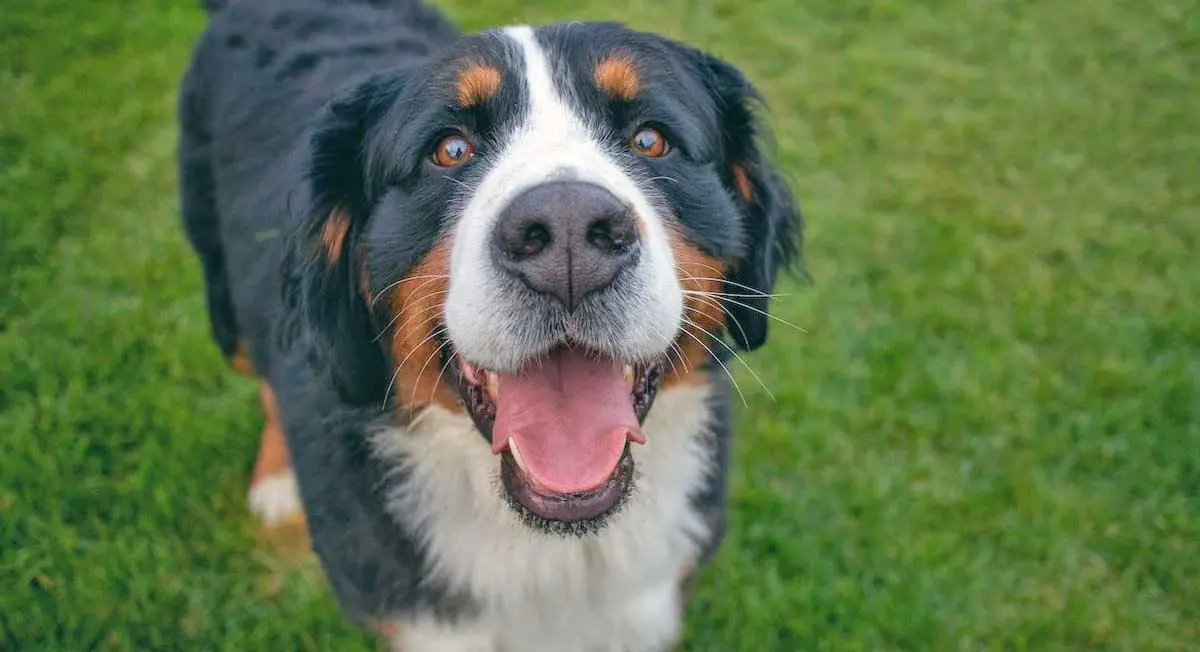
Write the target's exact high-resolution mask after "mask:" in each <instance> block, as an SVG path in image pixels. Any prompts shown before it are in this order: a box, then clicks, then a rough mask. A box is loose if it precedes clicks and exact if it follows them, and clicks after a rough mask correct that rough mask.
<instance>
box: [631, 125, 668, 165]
mask: <svg viewBox="0 0 1200 652" xmlns="http://www.w3.org/2000/svg"><path fill="white" fill-rule="evenodd" d="M629 146H630V147H632V148H633V151H635V152H637V153H638V154H641V155H642V156H649V157H650V158H658V157H660V156H666V155H667V152H669V151H671V146H670V145H668V144H667V139H666V138H665V137H664V136H663V135H662V134H661V133H659V131H658V130H657V129H652V128H650V127H642V128H641V129H639V130H638V132H637V133H636V134H634V135H633V138H630V139H629Z"/></svg>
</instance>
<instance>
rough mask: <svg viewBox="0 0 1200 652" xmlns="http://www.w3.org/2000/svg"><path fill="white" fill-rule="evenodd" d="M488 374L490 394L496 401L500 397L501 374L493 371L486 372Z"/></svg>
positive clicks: (493, 400)
mask: <svg viewBox="0 0 1200 652" xmlns="http://www.w3.org/2000/svg"><path fill="white" fill-rule="evenodd" d="M484 373H486V374H487V389H488V396H489V397H490V398H491V399H492V402H495V401H496V400H497V399H499V398H500V374H497V373H493V372H491V371H487V372H484Z"/></svg>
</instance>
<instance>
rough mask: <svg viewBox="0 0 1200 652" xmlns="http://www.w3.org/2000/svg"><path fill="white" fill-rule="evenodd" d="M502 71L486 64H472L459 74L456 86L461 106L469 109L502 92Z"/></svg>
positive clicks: (456, 94)
mask: <svg viewBox="0 0 1200 652" xmlns="http://www.w3.org/2000/svg"><path fill="white" fill-rule="evenodd" d="M500 78H501V77H500V71H499V70H497V69H496V68H495V67H494V66H491V65H489V64H486V63H472V64H468V65H467V67H465V68H463V69H462V71H461V72H459V73H458V83H457V84H455V86H454V91H455V97H456V99H457V100H458V104H459V106H462V107H463V108H469V107H472V106H475V105H476V104H479V103H480V102H483V101H484V100H486V99H488V98H491V97H494V96H495V95H496V93H498V92H500Z"/></svg>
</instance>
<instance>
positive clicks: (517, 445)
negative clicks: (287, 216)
mask: <svg viewBox="0 0 1200 652" xmlns="http://www.w3.org/2000/svg"><path fill="white" fill-rule="evenodd" d="M456 366H457V368H458V374H457V378H458V388H459V391H460V392H461V394H462V399H463V403H464V405H465V407H466V409H467V411H468V412H469V413H470V415H471V418H472V419H473V420H474V421H475V425H476V427H477V428H478V429H479V431H480V432H482V433H483V435H484V436H485V437H486V438H487V439H488V440H489V441H491V443H492V451H493V452H495V453H496V454H498V455H500V457H501V461H500V477H501V480H502V482H503V484H504V489H505V491H507V492H508V495H509V498H510V499H511V500H512V501H515V503H516V504H517V505H519V508H523V509H524V510H527V511H528V512H529V514H528V515H530V516H532V517H535V518H539V519H544V520H546V521H550V522H557V523H579V522H586V521H591V520H595V519H599V518H602V517H604V516H606V515H608V514H609V513H611V512H613V511H614V510H615V509H617V508H618V507H619V506H620V504H621V502H622V500H623V499H624V498H625V496H626V495H627V494H628V493H629V491H630V487H631V484H632V482H633V458H632V456H631V455H630V452H629V449H630V443H631V442H632V443H635V444H644V443H645V442H646V438H645V436H644V435H643V434H642V430H641V422H642V420H643V419H645V417H646V413H647V412H649V411H650V405H651V404H652V403H653V401H654V396H655V394H656V393H657V391H658V387H659V384H660V383H661V381H662V375H663V368H662V363H661V362H654V363H650V364H638V365H626V364H622V363H620V362H618V361H617V360H614V359H613V358H611V357H608V356H604V355H601V354H598V353H595V352H592V351H587V350H584V349H580V348H575V347H566V346H564V347H559V348H557V349H554V350H553V351H551V352H550V353H549V354H547V355H545V356H543V357H542V358H540V359H538V360H537V361H535V362H531V363H530V364H528V365H526V367H525V368H523V369H522V370H521V371H519V372H517V373H506V372H493V371H490V370H488V369H483V368H480V367H477V366H474V365H472V364H470V363H469V362H466V361H463V360H462V358H461V356H459V363H458V364H457V365H456Z"/></svg>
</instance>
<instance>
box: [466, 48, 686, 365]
mask: <svg viewBox="0 0 1200 652" xmlns="http://www.w3.org/2000/svg"><path fill="white" fill-rule="evenodd" d="M500 34H501V35H502V37H503V38H507V39H510V40H511V41H512V42H513V43H514V44H515V45H516V46H517V53H518V55H519V57H520V59H521V65H522V67H523V69H524V70H523V73H524V82H525V98H524V101H525V106H523V107H521V109H520V110H521V115H522V118H521V120H520V123H519V125H518V126H516V127H515V128H514V129H513V131H512V132H511V133H509V134H497V141H498V142H499V143H500V144H501V145H500V148H499V151H498V152H497V153H496V154H494V155H489V156H488V159H489V160H487V161H484V163H485V164H487V165H488V166H489V169H488V172H487V173H486V175H485V176H484V178H483V179H482V180H481V181H480V183H479V185H478V187H477V188H476V189H475V191H474V192H473V193H472V195H471V196H470V197H469V199H468V200H467V202H466V204H465V206H464V209H463V213H462V216H461V218H460V221H459V224H458V226H457V227H456V231H455V234H454V246H453V248H452V252H451V260H450V271H451V273H450V277H451V278H450V293H449V296H448V297H447V301H446V326H447V328H448V329H449V332H450V336H451V339H452V340H454V342H455V345H456V346H457V348H458V349H459V351H460V353H462V354H463V355H464V356H466V357H467V359H469V360H471V361H473V362H476V363H478V364H481V365H483V366H492V367H495V368H509V367H513V366H516V365H519V364H520V363H522V362H523V361H524V360H526V359H527V358H528V357H529V355H530V354H533V353H537V352H535V351H531V350H529V348H530V344H529V343H526V342H525V341H524V339H525V338H526V337H527V334H525V333H522V332H519V331H520V330H521V329H520V327H519V326H518V325H517V324H516V320H514V318H513V317H512V312H513V311H514V310H520V309H521V307H522V306H519V305H513V304H512V303H511V302H507V303H506V300H505V299H506V298H505V296H504V293H503V292H501V291H500V289H499V288H500V286H501V284H500V283H499V279H498V275H499V274H500V272H499V271H498V270H497V269H496V268H495V266H494V265H493V264H492V263H491V257H490V246H491V245H490V242H491V235H492V230H493V228H494V227H495V224H496V221H497V219H498V218H499V215H500V213H501V211H502V210H503V209H504V207H505V206H507V205H508V203H509V202H511V201H512V199H513V198H514V197H516V196H517V195H518V194H520V193H521V192H523V191H524V190H527V189H528V188H530V187H533V186H535V185H538V184H541V183H546V182H548V181H552V180H560V179H561V180H567V179H570V180H575V181H582V182H589V183H594V184H596V185H598V186H600V187H602V188H605V189H607V190H608V191H609V192H611V193H613V195H615V196H616V197H617V198H619V199H620V200H621V201H623V202H625V203H626V204H627V205H629V206H630V207H631V208H632V210H633V212H634V215H635V217H636V219H637V220H638V224H639V227H640V233H641V238H642V242H641V246H642V256H641V257H640V259H639V261H638V263H637V268H636V274H635V275H634V277H633V278H634V279H635V282H633V283H630V284H629V285H630V287H629V288H628V289H627V290H628V291H627V292H625V293H624V294H625V295H627V296H624V297H623V300H624V302H625V303H626V304H627V309H626V311H625V312H626V314H625V315H622V320H623V321H624V322H627V323H625V324H624V325H623V326H624V328H625V333H624V334H623V336H622V337H621V338H620V339H621V341H620V342H617V343H616V344H617V346H618V347H619V348H621V349H623V350H624V351H625V352H626V353H628V354H629V357H639V356H640V357H652V356H655V355H658V354H660V353H662V352H663V351H665V350H666V348H667V347H668V346H670V342H671V341H672V340H673V339H674V337H675V334H676V333H677V332H678V329H679V325H680V319H681V316H682V312H683V294H682V292H681V290H680V287H679V282H678V280H677V277H676V274H675V260H674V255H673V253H672V251H671V247H670V239H669V237H668V233H667V226H666V224H665V223H664V221H663V218H662V216H661V215H660V214H659V212H658V211H657V210H656V209H655V207H654V205H653V204H652V203H651V201H650V200H649V198H648V197H647V196H646V194H645V193H644V192H643V191H642V189H641V187H640V186H639V185H638V183H637V182H636V181H635V177H634V175H633V174H632V172H631V170H630V169H629V168H628V163H629V158H628V157H630V156H632V155H631V154H629V153H627V152H624V151H623V150H621V149H620V147H619V146H618V144H616V143H614V142H613V140H614V139H613V138H612V136H611V133H610V131H611V127H609V126H605V125H596V124H589V122H588V120H587V119H586V118H585V117H584V116H582V115H580V114H578V113H577V112H576V111H575V110H574V109H573V108H572V105H571V104H570V102H568V101H567V100H566V99H565V98H564V97H563V93H564V91H568V92H569V88H564V87H563V86H564V85H565V82H566V79H565V77H566V76H565V75H563V74H562V72H561V71H559V72H558V73H557V74H558V76H559V79H558V81H559V83H558V84H556V77H555V75H556V71H555V70H554V69H553V67H552V66H551V63H550V60H549V57H548V55H547V52H546V51H545V50H544V49H543V48H542V46H541V45H540V44H539V43H538V41H537V38H536V36H535V35H534V30H533V28H531V27H526V26H521V27H510V28H507V29H505V30H503V31H502V32H501V33H500ZM583 77H584V78H588V79H590V76H589V75H584V76H583ZM623 159H624V160H623Z"/></svg>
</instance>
